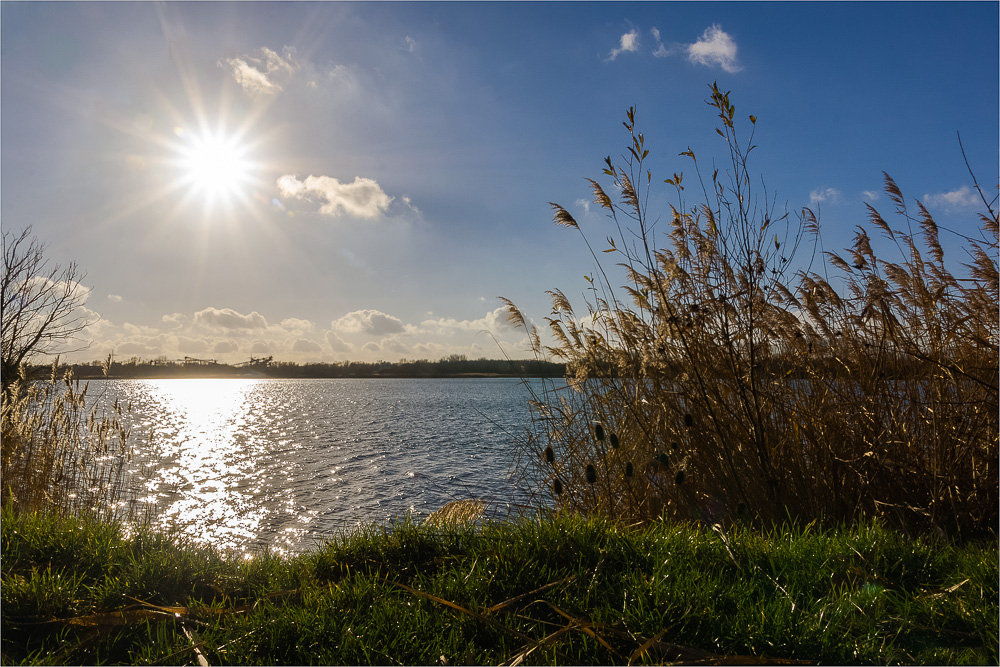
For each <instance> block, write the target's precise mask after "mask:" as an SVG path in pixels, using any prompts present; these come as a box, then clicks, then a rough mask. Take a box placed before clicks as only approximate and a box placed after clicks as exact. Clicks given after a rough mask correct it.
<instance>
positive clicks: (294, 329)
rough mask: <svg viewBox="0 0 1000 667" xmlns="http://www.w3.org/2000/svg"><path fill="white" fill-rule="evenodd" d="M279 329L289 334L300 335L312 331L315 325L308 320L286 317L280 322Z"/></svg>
mask: <svg viewBox="0 0 1000 667" xmlns="http://www.w3.org/2000/svg"><path fill="white" fill-rule="evenodd" d="M281 328H282V329H284V330H285V331H288V332H289V333H293V334H296V335H302V334H303V333H305V332H307V331H312V330H313V329H315V328H316V325H315V324H313V323H312V322H310V321H309V320H300V319H298V318H297V317H288V318H285V319H283V320H281Z"/></svg>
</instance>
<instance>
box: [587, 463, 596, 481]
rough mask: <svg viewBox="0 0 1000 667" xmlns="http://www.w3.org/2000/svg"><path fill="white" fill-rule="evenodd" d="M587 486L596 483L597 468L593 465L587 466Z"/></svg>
mask: <svg viewBox="0 0 1000 667" xmlns="http://www.w3.org/2000/svg"><path fill="white" fill-rule="evenodd" d="M586 474H587V484H593V483H594V482H596V481H597V468H595V467H594V464H593V463H588V464H587V471H586Z"/></svg>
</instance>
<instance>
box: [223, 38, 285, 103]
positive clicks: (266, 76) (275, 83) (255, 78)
mask: <svg viewBox="0 0 1000 667" xmlns="http://www.w3.org/2000/svg"><path fill="white" fill-rule="evenodd" d="M294 52H295V51H294V49H292V48H290V47H287V46H286V47H285V48H284V49H283V51H282V55H279V54H278V53H276V52H274V51H272V50H271V49H269V48H267V47H266V46H265V47H262V48H260V49H257V50H256V51H255V52H254V53H253V54H252V55H243V56H237V57H235V58H223V59H222V60H220V61H219V66H220V67H222V68H224V69H228V70H229V72H230V73H231V74H232V75H233V78H234V79H235V80H236V83H238V84H240V86H242V87H243V90H244V92H246V93H247V94H248V95H250V96H252V97H256V96H258V95H273V94H275V93H278V92H280V91H281V89H282V85H283V84H284V83H286V82H287V81H288V80H289V79H290V78H291V76H292V74H293V73H294V72H295V71H296V70H297V69H299V64H298V63H297V62H296V61H295V59H294V57H293V55H294Z"/></svg>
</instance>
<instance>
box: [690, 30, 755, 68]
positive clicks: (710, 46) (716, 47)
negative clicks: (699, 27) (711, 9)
mask: <svg viewBox="0 0 1000 667" xmlns="http://www.w3.org/2000/svg"><path fill="white" fill-rule="evenodd" d="M687 53H688V60H690V61H691V62H693V63H697V64H699V65H706V66H708V67H721V68H722V69H724V70H726V71H727V72H730V73H732V72H738V71H740V70H741V69H743V68H742V67H740V65H739V64H738V63H737V62H736V42H734V41H733V38H732V37H730V36H729V34H728V33H727V32H725V31H724V30H723V29H722V27H721V26H719V24H717V23H713V24H712V25H711V26H709V27H708V28H706V29H705V32H703V33H702V34H701V38H700V39H699V40H698V41H697V42H695V43H694V44H691V45H690V46H688V48H687Z"/></svg>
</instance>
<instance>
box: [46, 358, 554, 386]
mask: <svg viewBox="0 0 1000 667" xmlns="http://www.w3.org/2000/svg"><path fill="white" fill-rule="evenodd" d="M59 370H60V374H62V373H64V372H66V371H70V372H71V373H72V375H73V377H74V378H75V379H78V380H102V379H109V380H165V379H171V378H176V379H213V378H214V379H234V378H236V379H238V378H242V379H255V378H256V379H265V378H274V379H339V378H357V379H377V378H411V379H420V378H427V379H462V378H468V379H483V378H508V379H517V378H551V379H561V378H563V377H564V376H565V372H566V367H565V364H561V363H555V362H551V361H535V360H515V361H511V360H507V359H475V360H470V359H464V358H461V357H458V358H449V359H441V360H439V361H426V360H419V361H400V362H395V363H388V362H377V363H368V362H340V363H332V364H319V363H317V364H301V365H300V364H296V363H291V362H272V361H271V360H270V359H268V360H251V362H249V363H243V364H236V365H231V364H220V363H216V362H214V361H209V362H205V361H201V360H194V362H193V363H184V362H168V361H162V360H158V361H144V360H130V361H126V362H118V361H114V362H112V364H111V366H110V368H109V369H108V372H107V373H105V368H104V366H103V365H102V364H101V363H100V362H91V363H88V364H65V365H60V367H59ZM51 372H52V366H51V365H41V364H39V365H34V366H31V367H30V368H29V373H30V375H31V377H34V378H42V377H47V376H48V375H50V374H51Z"/></svg>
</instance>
